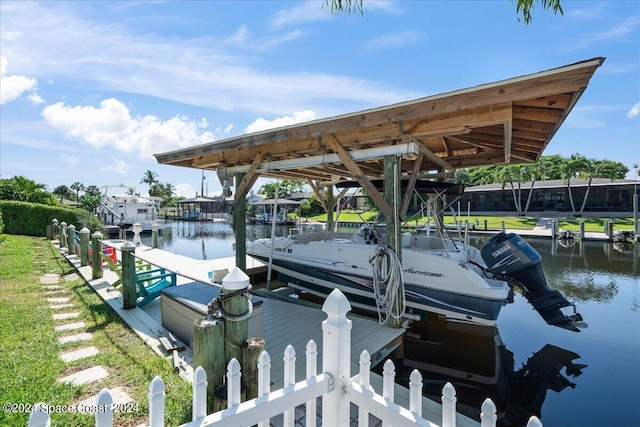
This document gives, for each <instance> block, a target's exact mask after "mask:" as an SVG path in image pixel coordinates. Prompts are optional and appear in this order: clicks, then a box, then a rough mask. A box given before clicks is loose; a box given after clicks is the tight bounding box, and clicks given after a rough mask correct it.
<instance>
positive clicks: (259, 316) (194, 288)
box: [160, 282, 264, 347]
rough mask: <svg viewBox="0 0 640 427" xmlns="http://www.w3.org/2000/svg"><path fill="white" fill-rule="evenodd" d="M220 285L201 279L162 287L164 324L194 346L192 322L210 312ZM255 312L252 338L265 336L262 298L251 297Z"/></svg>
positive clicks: (251, 318) (161, 305)
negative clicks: (201, 281)
mask: <svg viewBox="0 0 640 427" xmlns="http://www.w3.org/2000/svg"><path fill="white" fill-rule="evenodd" d="M220 290H221V289H220V288H218V287H216V286H211V285H205V284H203V283H199V282H193V283H187V284H185V285H180V286H171V287H169V288H166V289H164V290H163V291H162V294H161V297H160V312H161V319H162V326H163V327H164V328H166V329H167V330H168V331H169V332H171V333H172V334H174V335H175V336H176V338H178V339H179V340H180V341H182V342H183V343H185V344H186V345H188V346H189V347H191V341H193V327H194V326H193V323H194V321H195V320H196V319H201V318H204V317H206V316H207V305H208V304H209V302H210V301H211V300H212V299H214V298H215V297H217V296H218V294H219V293H220ZM251 302H252V303H253V313H252V314H251V317H250V318H249V338H251V337H261V338H262V337H264V325H263V313H262V300H261V299H258V298H256V297H253V298H252V299H251Z"/></svg>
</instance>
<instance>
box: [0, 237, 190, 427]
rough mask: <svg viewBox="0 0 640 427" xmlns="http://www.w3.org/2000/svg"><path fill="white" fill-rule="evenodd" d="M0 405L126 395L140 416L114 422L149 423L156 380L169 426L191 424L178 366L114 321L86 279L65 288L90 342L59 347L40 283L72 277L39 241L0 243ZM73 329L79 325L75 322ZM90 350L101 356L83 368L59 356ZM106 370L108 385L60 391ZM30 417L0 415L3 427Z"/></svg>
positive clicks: (84, 419)
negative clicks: (94, 370) (67, 381)
mask: <svg viewBox="0 0 640 427" xmlns="http://www.w3.org/2000/svg"><path fill="white" fill-rule="evenodd" d="M0 259H2V262H1V263H0V289H1V292H0V377H1V378H2V379H3V380H2V385H1V392H0V400H1V401H2V402H1V403H2V404H5V403H16V404H21V403H22V404H35V403H38V402H44V403H47V404H48V405H70V404H74V403H77V402H79V401H81V400H83V399H85V398H88V397H91V396H96V395H97V394H98V392H99V391H100V390H101V389H102V388H104V387H107V388H112V387H122V388H123V389H124V390H125V391H126V392H127V393H128V394H129V395H130V396H131V397H132V398H133V399H134V401H135V402H138V404H139V412H137V413H136V412H133V413H126V414H124V413H120V414H115V417H114V422H115V424H116V425H118V426H137V425H139V424H142V423H146V422H148V404H147V394H148V386H149V382H150V381H151V379H153V377H154V376H156V375H159V376H160V377H161V378H162V380H163V381H164V383H165V388H166V394H167V398H166V403H167V404H166V407H165V419H166V423H167V425H177V424H181V423H185V422H188V421H190V420H191V385H190V384H189V383H188V382H186V381H184V380H182V379H181V378H180V377H179V376H178V375H176V374H174V373H173V365H172V364H171V363H170V362H169V361H167V360H165V359H163V358H161V357H159V356H158V355H156V354H155V353H154V352H153V351H151V349H149V348H148V347H147V346H146V344H144V342H143V341H142V340H141V339H140V338H139V337H138V336H137V335H136V334H135V333H134V332H133V331H132V330H131V329H130V328H129V327H128V326H127V325H126V324H125V323H124V322H123V321H122V320H121V319H120V317H119V316H118V315H117V314H115V312H113V311H112V310H111V308H109V307H108V306H107V305H106V304H105V303H103V302H102V300H101V299H100V297H99V296H98V295H97V294H96V293H95V292H94V291H93V290H92V289H91V288H90V287H89V286H88V285H87V284H86V283H85V282H84V280H83V279H79V278H78V279H75V280H70V281H65V280H62V281H61V282H60V283H59V285H61V286H63V287H65V288H67V289H68V290H69V291H70V292H69V295H70V296H71V302H72V303H73V304H75V307H74V311H79V312H80V313H81V314H80V319H78V321H84V322H85V323H86V328H85V330H84V332H91V333H92V334H93V339H92V340H91V341H90V344H88V343H87V342H84V343H78V344H66V345H64V346H63V345H60V344H59V343H58V341H57V338H58V336H59V335H61V334H59V333H56V332H54V329H53V328H54V326H55V325H56V322H54V320H53V317H52V314H53V312H52V310H51V309H50V308H49V303H48V302H47V301H46V298H47V297H50V296H47V295H44V292H45V290H44V288H43V285H41V284H40V277H42V276H43V275H44V274H46V273H54V274H61V275H65V274H70V273H73V272H75V269H74V268H73V267H71V266H70V265H69V264H68V263H67V261H66V260H65V259H64V257H62V256H61V254H60V253H59V251H58V250H57V249H56V248H54V247H53V246H51V244H50V243H49V242H48V241H46V240H43V239H42V238H33V237H24V236H10V235H0ZM74 321H76V320H74ZM86 345H93V346H95V347H97V348H98V350H99V351H100V354H98V355H97V356H94V357H93V358H90V359H86V360H84V361H77V362H72V363H64V362H63V361H62V359H61V358H60V353H61V352H66V351H70V350H73V349H76V348H79V347H83V346H86ZM98 364H100V365H102V366H103V367H104V368H105V369H106V370H107V371H108V372H109V376H108V377H107V378H106V379H103V380H101V381H98V382H96V383H94V384H90V385H85V386H72V385H63V384H60V383H58V382H57V379H58V378H59V377H62V376H65V375H68V374H70V373H73V372H76V371H78V370H81V369H84V368H87V367H90V366H96V365H98ZM51 418H52V423H51V424H52V425H53V426H93V425H94V418H93V416H90V415H82V414H57V413H56V414H52V415H51ZM27 421H28V414H27V413H7V412H4V411H3V412H0V425H2V426H20V425H26V424H27Z"/></svg>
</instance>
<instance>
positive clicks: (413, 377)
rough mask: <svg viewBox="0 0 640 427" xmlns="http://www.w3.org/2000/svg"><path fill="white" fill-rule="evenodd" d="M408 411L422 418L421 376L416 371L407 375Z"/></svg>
mask: <svg viewBox="0 0 640 427" xmlns="http://www.w3.org/2000/svg"><path fill="white" fill-rule="evenodd" d="M409 410H410V411H411V412H413V413H414V414H416V415H417V416H419V417H420V418H422V375H420V371H418V370H417V369H414V370H413V371H412V372H411V374H410V375H409Z"/></svg>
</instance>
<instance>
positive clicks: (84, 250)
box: [78, 227, 91, 267]
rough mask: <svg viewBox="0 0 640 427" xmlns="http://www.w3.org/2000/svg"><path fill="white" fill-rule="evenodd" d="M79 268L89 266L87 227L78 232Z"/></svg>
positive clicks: (88, 232) (88, 233)
mask: <svg viewBox="0 0 640 427" xmlns="http://www.w3.org/2000/svg"><path fill="white" fill-rule="evenodd" d="M78 234H80V266H81V267H84V266H86V265H89V235H90V234H91V231H89V229H88V228H87V227H83V228H82V229H81V230H80V231H78Z"/></svg>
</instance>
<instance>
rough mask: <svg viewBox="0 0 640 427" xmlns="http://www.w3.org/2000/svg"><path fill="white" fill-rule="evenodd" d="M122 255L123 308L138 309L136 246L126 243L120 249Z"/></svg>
mask: <svg viewBox="0 0 640 427" xmlns="http://www.w3.org/2000/svg"><path fill="white" fill-rule="evenodd" d="M120 252H121V254H122V308H124V309H125V310H128V309H131V308H136V299H137V297H136V294H137V292H136V259H135V257H134V254H135V252H136V246H135V245H134V244H133V243H131V242H128V241H127V242H124V243H123V245H122V247H121V248H120Z"/></svg>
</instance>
